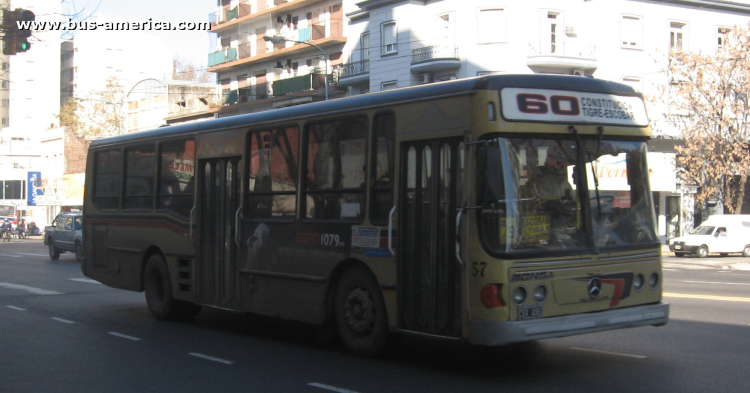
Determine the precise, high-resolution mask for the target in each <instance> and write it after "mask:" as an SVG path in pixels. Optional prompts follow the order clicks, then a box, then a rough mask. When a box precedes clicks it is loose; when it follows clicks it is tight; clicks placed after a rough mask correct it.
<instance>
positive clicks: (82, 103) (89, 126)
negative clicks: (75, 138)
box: [57, 76, 125, 138]
mask: <svg viewBox="0 0 750 393" xmlns="http://www.w3.org/2000/svg"><path fill="white" fill-rule="evenodd" d="M124 90H125V89H124V88H123V86H122V85H121V84H120V82H119V81H118V80H117V78H116V77H114V76H110V77H109V78H107V82H106V84H105V86H104V90H103V91H102V92H99V93H95V94H89V95H87V96H86V97H72V98H71V99H70V100H69V101H68V102H67V103H66V104H64V105H62V106H61V107H60V114H58V115H57V118H58V119H59V121H60V125H61V126H64V127H68V128H69V129H70V130H71V131H73V133H74V134H76V135H84V136H86V137H87V138H95V137H102V136H108V135H116V134H119V133H121V132H122V126H123V124H122V123H123V120H124V119H123V116H122V107H123V105H124V103H125V91H124Z"/></svg>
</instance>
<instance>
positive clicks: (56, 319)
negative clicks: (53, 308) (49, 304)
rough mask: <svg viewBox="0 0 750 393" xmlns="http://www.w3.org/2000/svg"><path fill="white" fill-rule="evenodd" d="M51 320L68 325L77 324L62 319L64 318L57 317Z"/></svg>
mask: <svg viewBox="0 0 750 393" xmlns="http://www.w3.org/2000/svg"><path fill="white" fill-rule="evenodd" d="M50 319H54V320H55V321H57V322H62V323H68V324H74V323H75V322H73V321H69V320H67V319H62V318H57V317H50Z"/></svg>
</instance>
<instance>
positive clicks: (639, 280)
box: [633, 273, 644, 291]
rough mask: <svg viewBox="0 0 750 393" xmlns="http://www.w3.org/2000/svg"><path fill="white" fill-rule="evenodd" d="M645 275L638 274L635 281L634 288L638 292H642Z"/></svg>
mask: <svg viewBox="0 0 750 393" xmlns="http://www.w3.org/2000/svg"><path fill="white" fill-rule="evenodd" d="M643 281H644V280H643V274H640V273H638V274H636V275H635V278H634V279H633V286H634V287H635V290H636V291H640V290H641V289H643Z"/></svg>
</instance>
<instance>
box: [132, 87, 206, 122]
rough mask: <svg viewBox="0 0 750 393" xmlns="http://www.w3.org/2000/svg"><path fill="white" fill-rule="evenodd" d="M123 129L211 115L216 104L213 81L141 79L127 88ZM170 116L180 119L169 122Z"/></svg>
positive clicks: (191, 119) (201, 118)
mask: <svg viewBox="0 0 750 393" xmlns="http://www.w3.org/2000/svg"><path fill="white" fill-rule="evenodd" d="M125 102H126V105H127V115H126V116H127V119H126V122H125V124H126V126H125V132H127V133H130V132H137V131H144V130H150V129H153V128H157V127H160V126H163V125H166V124H176V123H184V122H189V121H193V120H205V119H212V118H213V117H214V115H213V109H214V108H216V107H217V98H216V85H215V84H213V83H199V82H193V81H183V80H170V79H144V80H142V81H140V82H138V83H136V84H135V85H134V86H133V87H132V88H131V89H130V91H129V92H128V94H127V96H126V98H125ZM171 119H179V120H178V121H175V122H173V123H170V120H171Z"/></svg>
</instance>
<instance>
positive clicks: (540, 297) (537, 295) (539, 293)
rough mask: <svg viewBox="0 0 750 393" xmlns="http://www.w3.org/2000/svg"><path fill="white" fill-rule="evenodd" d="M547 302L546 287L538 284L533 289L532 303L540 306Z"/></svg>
mask: <svg viewBox="0 0 750 393" xmlns="http://www.w3.org/2000/svg"><path fill="white" fill-rule="evenodd" d="M545 300H547V287H546V286H545V285H544V284H539V285H537V286H536V288H534V301H535V302H537V303H539V304H541V303H544V301H545Z"/></svg>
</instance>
